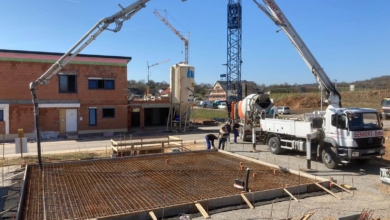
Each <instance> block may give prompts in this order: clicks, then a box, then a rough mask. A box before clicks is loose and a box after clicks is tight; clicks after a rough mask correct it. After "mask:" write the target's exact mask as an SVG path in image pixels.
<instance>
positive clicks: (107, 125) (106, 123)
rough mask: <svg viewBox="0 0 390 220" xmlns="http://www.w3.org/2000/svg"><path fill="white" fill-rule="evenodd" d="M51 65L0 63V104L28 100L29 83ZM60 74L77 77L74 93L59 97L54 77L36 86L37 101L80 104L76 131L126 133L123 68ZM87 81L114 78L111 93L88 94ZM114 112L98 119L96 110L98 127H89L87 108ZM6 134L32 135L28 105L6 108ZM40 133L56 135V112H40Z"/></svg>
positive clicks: (76, 68)
mask: <svg viewBox="0 0 390 220" xmlns="http://www.w3.org/2000/svg"><path fill="white" fill-rule="evenodd" d="M51 65H52V64H51V63H39V62H19V61H0V79H1V80H0V100H31V99H32V98H31V93H30V90H29V84H30V82H32V81H34V80H36V79H37V78H38V77H40V76H41V75H42V74H43V73H44V72H45V71H46V70H47V69H49V68H50V66H51ZM61 72H72V73H76V74H77V93H59V82H58V79H59V78H58V75H56V76H54V77H53V78H52V79H51V81H50V83H49V84H47V85H39V86H38V87H37V90H36V93H37V97H38V100H80V104H81V108H80V109H79V112H78V114H79V115H78V119H80V116H81V117H83V121H80V120H78V130H79V131H80V130H102V129H126V128H127V115H128V114H127V103H128V101H127V67H126V66H108V65H105V66H104V65H87V64H69V65H67V66H66V67H65V68H64V69H63V70H62V71H61ZM88 77H101V78H114V79H115V89H114V90H89V89H88ZM89 106H93V107H102V106H104V107H106V106H113V107H115V108H116V111H115V114H116V117H115V118H102V117H101V116H102V110H101V108H100V109H98V111H97V113H98V120H97V121H98V126H89V120H88V119H89V115H88V107H89ZM9 112H10V118H9V119H10V134H15V133H17V129H18V128H23V129H24V132H25V133H30V132H34V131H35V129H34V127H35V125H34V116H33V106H32V105H12V104H11V105H10V110H9ZM40 117H41V119H40V127H41V131H59V110H57V108H53V109H46V108H45V109H40Z"/></svg>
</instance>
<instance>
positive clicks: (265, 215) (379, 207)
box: [193, 143, 390, 220]
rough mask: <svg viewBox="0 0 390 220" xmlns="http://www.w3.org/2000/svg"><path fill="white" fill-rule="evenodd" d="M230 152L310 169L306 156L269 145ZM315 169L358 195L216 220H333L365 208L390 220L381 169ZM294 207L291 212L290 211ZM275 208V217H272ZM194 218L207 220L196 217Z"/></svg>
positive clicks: (231, 147)
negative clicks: (304, 218) (307, 218)
mask: <svg viewBox="0 0 390 220" xmlns="http://www.w3.org/2000/svg"><path fill="white" fill-rule="evenodd" d="M225 149H226V150H227V151H230V152H232V153H236V154H239V155H243V156H247V157H251V158H255V159H259V160H262V161H265V162H268V163H272V164H276V165H280V166H284V167H287V168H290V169H294V170H299V169H300V168H306V156H305V154H304V153H296V152H286V153H284V154H283V155H273V154H271V153H270V152H269V151H268V147H267V146H265V145H258V146H257V150H261V152H259V153H252V152H250V151H251V150H252V146H251V144H247V143H246V144H240V143H239V144H228V146H227V148H225ZM312 160H314V161H312V168H313V169H317V170H318V172H316V173H312V174H313V175H316V176H320V177H323V178H326V179H328V178H330V177H332V178H333V179H334V180H336V181H337V183H339V184H341V183H346V184H348V185H351V186H355V187H356V188H357V190H355V191H354V194H349V193H345V192H338V193H336V195H338V196H339V197H341V198H342V199H341V200H338V199H337V198H335V197H333V196H331V195H329V194H327V195H323V196H316V197H309V198H305V199H302V200H300V202H296V201H294V200H292V201H291V202H289V201H283V202H275V203H274V204H273V205H263V206H257V207H256V208H255V209H253V210H250V209H240V210H235V211H227V212H222V213H218V214H213V215H211V218H212V219H237V220H239V219H286V217H287V215H288V216H289V217H300V216H303V215H304V214H307V213H309V212H315V213H314V215H313V216H312V217H311V218H310V219H333V218H329V217H335V218H336V219H337V217H341V216H346V215H351V214H358V213H360V212H361V211H362V210H363V209H370V210H374V217H375V218H381V219H390V186H387V185H384V184H382V183H381V181H380V179H379V168H380V167H381V166H379V165H376V164H375V163H370V164H368V165H365V166H358V165H356V164H346V165H342V166H340V167H339V168H338V169H335V170H330V169H327V168H326V167H325V166H324V165H323V164H322V163H320V162H316V158H315V157H314V158H312ZM289 206H290V209H289ZM271 209H272V217H271ZM193 219H199V220H200V219H204V218H203V217H196V218H193Z"/></svg>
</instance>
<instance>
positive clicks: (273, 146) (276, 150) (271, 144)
mask: <svg viewBox="0 0 390 220" xmlns="http://www.w3.org/2000/svg"><path fill="white" fill-rule="evenodd" d="M268 148H269V151H271V153H273V154H280V153H282V152H283V149H282V148H281V147H280V141H279V138H277V137H272V138H270V139H269V140H268Z"/></svg>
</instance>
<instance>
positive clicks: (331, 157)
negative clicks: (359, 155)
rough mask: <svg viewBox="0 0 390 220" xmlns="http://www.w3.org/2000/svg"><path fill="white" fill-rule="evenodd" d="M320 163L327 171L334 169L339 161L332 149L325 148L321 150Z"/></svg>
mask: <svg viewBox="0 0 390 220" xmlns="http://www.w3.org/2000/svg"><path fill="white" fill-rule="evenodd" d="M322 163H324V165H325V166H326V167H327V168H329V169H336V168H337V167H338V166H339V163H340V160H339V158H338V157H337V156H336V153H335V152H334V151H333V149H332V148H330V147H325V148H324V149H323V150H322Z"/></svg>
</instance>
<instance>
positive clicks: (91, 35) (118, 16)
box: [30, 0, 184, 171]
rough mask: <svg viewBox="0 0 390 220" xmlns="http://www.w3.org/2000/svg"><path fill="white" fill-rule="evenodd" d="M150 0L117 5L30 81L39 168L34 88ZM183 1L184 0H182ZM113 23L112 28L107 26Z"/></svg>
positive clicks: (37, 117) (48, 80)
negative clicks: (109, 13)
mask: <svg viewBox="0 0 390 220" xmlns="http://www.w3.org/2000/svg"><path fill="white" fill-rule="evenodd" d="M149 1H150V0H137V1H136V2H134V3H133V4H131V5H129V6H127V7H125V8H124V7H122V6H121V5H119V7H120V8H121V10H120V11H119V12H117V13H115V14H114V15H112V16H109V17H106V18H103V19H101V20H100V21H99V22H98V23H96V24H95V25H94V26H93V27H92V28H91V29H90V30H89V31H88V32H87V33H86V34H85V35H84V36H83V37H82V38H81V39H80V40H79V41H78V42H77V43H76V44H75V45H74V46H73V47H72V48H71V49H70V50H69V51H68V52H66V53H65V54H64V55H63V56H62V57H61V58H60V59H59V60H58V61H57V62H55V63H54V64H53V65H52V66H51V67H50V68H49V69H48V70H47V71H46V72H45V73H44V74H43V75H42V76H41V77H39V78H38V79H37V80H36V81H34V82H31V83H30V91H31V95H32V98H33V100H32V101H33V104H34V117H35V130H36V138H37V151H38V162H39V168H40V170H41V171H43V166H42V158H41V143H40V132H39V109H38V99H37V95H36V93H35V88H36V87H37V86H38V85H46V84H48V83H49V82H50V80H51V78H52V77H53V76H55V75H56V74H57V73H58V72H59V71H60V70H61V69H62V68H64V66H65V65H66V64H68V63H69V62H70V61H71V60H72V59H73V58H74V57H75V56H77V54H79V53H80V52H81V51H82V50H83V49H84V48H86V47H87V46H88V45H89V44H90V43H91V42H92V41H93V40H95V39H96V37H98V36H99V35H100V34H101V33H102V32H103V31H104V30H110V31H113V32H118V31H120V30H121V28H122V25H123V22H124V21H126V20H129V19H130V18H131V17H132V16H133V15H135V14H136V13H137V12H138V11H139V10H141V9H142V8H144V7H146V5H145V4H146V3H147V2H149ZM182 1H183V2H184V0H182ZM112 23H115V25H116V27H115V28H114V29H109V28H108V27H109V26H110V25H111V24H112Z"/></svg>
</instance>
